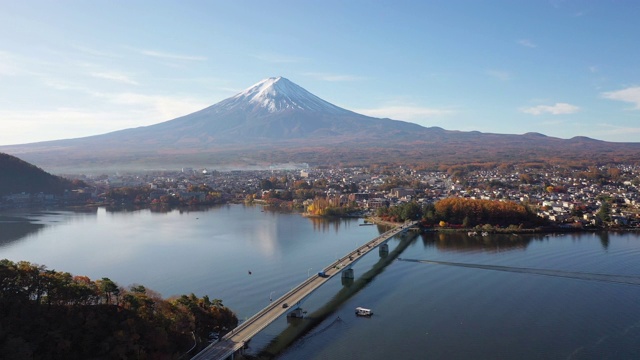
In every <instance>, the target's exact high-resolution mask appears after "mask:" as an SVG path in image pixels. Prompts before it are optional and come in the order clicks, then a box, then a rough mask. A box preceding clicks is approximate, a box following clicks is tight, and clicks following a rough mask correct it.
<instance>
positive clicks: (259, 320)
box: [191, 221, 418, 360]
mask: <svg viewBox="0 0 640 360" xmlns="http://www.w3.org/2000/svg"><path fill="white" fill-rule="evenodd" d="M417 223H418V222H417V221H413V222H408V223H405V224H403V225H400V226H397V227H395V228H393V229H391V230H389V231H387V232H385V233H383V234H380V235H379V236H377V237H375V238H374V239H373V240H371V241H369V242H367V243H366V244H364V245H362V246H360V247H358V248H357V249H355V250H353V251H351V252H350V253H348V254H347V255H345V256H343V257H342V258H340V259H338V260H336V261H334V262H333V263H331V264H330V265H329V266H327V267H326V268H324V275H325V276H319V275H314V276H311V277H309V278H308V279H306V280H305V281H303V282H302V283H301V284H300V285H298V286H296V287H295V288H293V289H291V291H289V292H287V293H286V294H284V295H282V296H281V297H280V298H278V299H277V300H275V301H273V302H272V303H270V304H269V306H267V307H265V308H264V309H262V310H260V311H259V312H258V313H257V314H255V315H253V316H252V317H250V318H249V319H247V320H246V321H244V322H243V323H242V324H240V325H238V326H237V327H236V328H235V329H233V330H231V331H230V332H229V333H227V334H226V335H225V336H223V337H222V338H221V339H220V340H219V341H218V342H215V343H213V344H211V345H209V346H207V347H206V348H204V349H203V350H202V351H201V352H199V353H198V354H196V355H195V356H194V357H193V358H191V359H192V360H204V359H207V360H224V359H227V358H230V359H233V356H234V355H235V354H236V353H237V352H239V351H242V349H244V347H245V344H246V343H247V342H248V341H249V340H251V338H252V337H254V336H255V335H256V334H257V333H258V332H260V331H261V330H262V329H264V328H266V327H267V326H268V325H269V324H271V323H272V322H273V321H275V320H276V319H277V318H279V317H280V316H282V315H284V314H285V313H287V312H289V311H291V309H290V306H291V305H293V306H295V305H296V304H299V303H300V302H301V301H302V300H304V298H306V297H307V296H309V295H310V294H311V293H312V292H313V291H315V290H316V289H317V288H319V287H320V286H322V284H324V283H326V282H327V281H329V279H331V278H332V277H334V276H336V275H337V274H340V273H342V276H343V277H346V278H353V269H352V268H351V266H352V265H353V264H354V263H355V262H357V261H358V260H359V259H360V258H361V257H363V256H365V255H366V254H367V253H369V252H370V251H371V250H373V249H375V248H377V247H380V251H381V252H383V251H387V252H388V251H389V248H388V245H387V243H386V242H387V241H388V240H389V239H391V238H392V237H394V236H396V235H398V234H400V233H402V232H406V231H408V230H409V228H412V227H414V226H415V225H416V224H417ZM294 311H295V310H294Z"/></svg>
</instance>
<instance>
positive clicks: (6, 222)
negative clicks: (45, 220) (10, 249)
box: [0, 216, 46, 247]
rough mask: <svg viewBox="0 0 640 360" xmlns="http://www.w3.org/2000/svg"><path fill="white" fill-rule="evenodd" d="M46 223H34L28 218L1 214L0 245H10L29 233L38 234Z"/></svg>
mask: <svg viewBox="0 0 640 360" xmlns="http://www.w3.org/2000/svg"><path fill="white" fill-rule="evenodd" d="M45 226H46V225H44V224H39V223H33V222H31V221H30V220H29V219H27V218H21V217H12V216H0V228H1V229H2V231H0V247H4V246H8V245H10V244H11V243H13V242H16V241H19V240H21V239H24V238H26V237H28V236H29V235H33V234H37V233H38V232H40V231H42V230H43V229H44V228H45Z"/></svg>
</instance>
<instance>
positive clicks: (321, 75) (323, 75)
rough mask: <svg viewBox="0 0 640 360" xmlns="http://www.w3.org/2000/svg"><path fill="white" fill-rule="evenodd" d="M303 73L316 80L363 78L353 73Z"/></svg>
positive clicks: (339, 80) (330, 80)
mask: <svg viewBox="0 0 640 360" xmlns="http://www.w3.org/2000/svg"><path fill="white" fill-rule="evenodd" d="M303 75H306V76H309V77H312V78H314V79H316V80H321V81H329V82H342V81H360V80H364V78H363V77H360V76H355V75H339V74H327V73H304V74H303Z"/></svg>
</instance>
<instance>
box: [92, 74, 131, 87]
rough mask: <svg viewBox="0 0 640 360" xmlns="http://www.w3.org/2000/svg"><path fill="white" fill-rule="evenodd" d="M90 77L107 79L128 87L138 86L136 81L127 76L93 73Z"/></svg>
mask: <svg viewBox="0 0 640 360" xmlns="http://www.w3.org/2000/svg"><path fill="white" fill-rule="evenodd" d="M90 75H91V76H93V77H96V78H99V79H107V80H112V81H116V82H121V83H124V84H129V85H140V84H139V83H138V82H137V81H135V80H132V79H130V78H129V77H128V76H127V75H124V74H120V73H117V72H94V73H91V74H90Z"/></svg>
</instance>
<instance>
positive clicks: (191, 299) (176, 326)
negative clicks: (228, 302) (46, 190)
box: [0, 259, 238, 359]
mask: <svg viewBox="0 0 640 360" xmlns="http://www.w3.org/2000/svg"><path fill="white" fill-rule="evenodd" d="M237 323H238V319H237V318H236V316H235V314H234V313H233V312H232V311H231V310H229V309H228V308H227V307H225V306H224V305H223V304H222V300H220V299H213V300H210V299H209V298H208V297H207V296H203V297H202V298H198V297H196V296H195V295H194V294H191V295H182V296H180V297H174V298H170V299H168V300H164V299H162V298H161V297H160V296H159V295H158V294H157V293H155V292H154V291H152V290H149V289H146V288H145V287H144V286H142V285H132V286H129V287H128V288H126V289H125V288H122V287H120V286H118V285H117V284H116V283H114V282H113V281H111V280H110V279H108V278H102V279H100V280H96V281H93V280H91V279H89V278H88V277H86V276H73V275H71V274H70V273H68V272H61V271H55V270H48V269H47V268H46V267H45V266H41V265H36V264H31V263H29V262H26V261H20V262H17V263H15V262H13V261H9V260H6V259H5V260H0V358H2V359H178V358H181V357H182V358H189V357H190V356H189V355H188V354H187V352H188V351H189V350H191V349H192V348H193V350H194V351H196V350H198V348H200V347H202V346H204V345H207V344H208V343H207V342H206V340H207V338H208V335H209V334H210V333H211V332H225V331H228V330H229V329H232V328H234V327H235V326H236V325H237ZM196 345H197V346H196ZM194 346H195V347H194Z"/></svg>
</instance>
